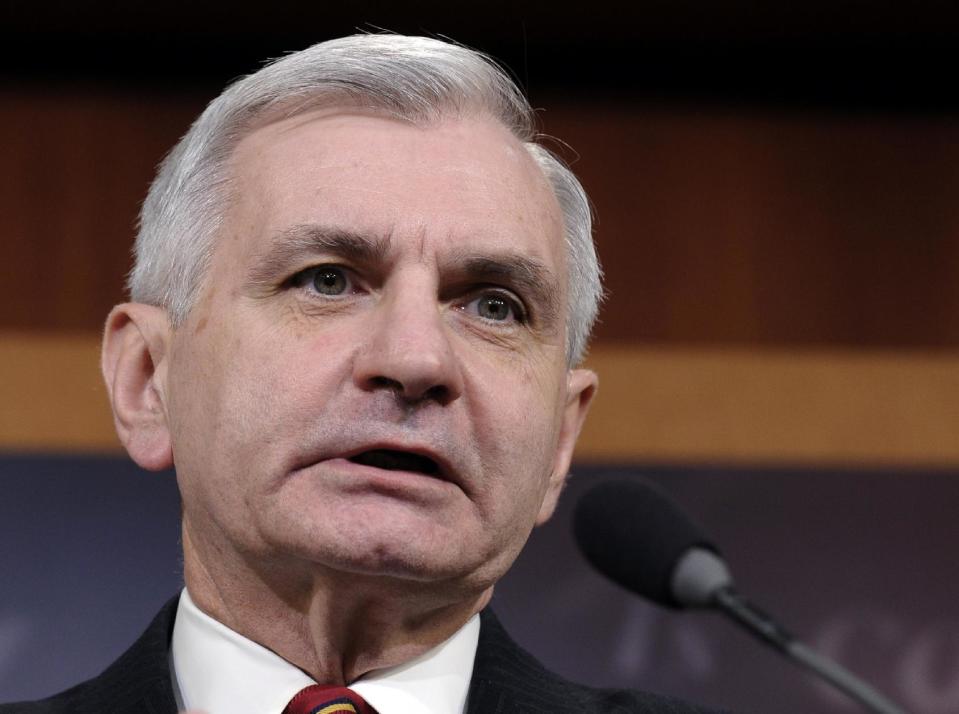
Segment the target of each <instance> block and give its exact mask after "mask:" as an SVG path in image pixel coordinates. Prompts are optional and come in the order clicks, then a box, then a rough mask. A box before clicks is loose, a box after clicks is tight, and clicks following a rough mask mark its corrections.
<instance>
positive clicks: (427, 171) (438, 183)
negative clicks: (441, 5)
mask: <svg viewBox="0 0 959 714" xmlns="http://www.w3.org/2000/svg"><path fill="white" fill-rule="evenodd" d="M232 166H233V174H234V177H235V179H236V185H235V191H236V196H237V198H236V200H235V201H234V203H233V204H232V206H231V208H230V210H229V212H228V215H227V218H226V221H225V224H224V226H223V228H222V231H221V233H220V235H219V237H218V243H217V246H216V250H215V252H214V256H213V261H212V265H211V269H210V272H209V275H208V279H207V282H206V284H205V290H204V293H203V295H202V297H201V299H200V301H199V302H198V303H197V305H196V306H195V307H194V309H193V310H192V311H191V313H190V316H189V318H188V319H187V321H186V322H185V323H184V324H183V325H182V326H181V327H179V328H178V329H177V330H176V331H175V333H174V335H173V338H172V345H171V348H170V352H169V358H168V362H167V365H166V373H165V390H166V394H165V401H166V410H167V418H168V422H169V428H170V433H171V437H172V442H173V454H174V462H175V464H176V468H177V473H178V478H179V480H180V487H181V490H182V493H183V499H184V523H185V527H186V528H187V530H188V532H189V536H190V539H191V541H192V542H194V544H195V545H196V547H197V549H198V550H199V551H201V552H205V554H206V555H207V556H209V557H213V555H212V554H213V553H218V554H220V555H223V554H226V555H227V556H228V557H229V556H230V555H232V554H235V555H238V556H240V557H242V558H244V559H249V558H252V559H253V562H257V563H260V564H267V565H269V566H272V565H275V566H277V567H282V566H283V565H284V564H286V565H291V564H298V565H299V566H304V565H306V566H313V567H315V566H324V567H328V568H332V569H334V570H338V571H348V572H353V573H366V574H379V575H387V576H394V577H398V578H402V579H408V580H409V579H411V580H417V581H430V582H436V581H448V582H452V583H456V584H457V585H460V586H462V585H465V586H467V587H470V588H475V587H487V586H488V585H489V584H491V583H492V582H494V581H495V580H496V579H497V578H498V577H499V576H500V575H501V574H502V573H503V572H504V571H505V569H506V568H507V567H508V566H509V564H510V563H511V562H512V560H513V558H514V557H515V556H516V554H517V553H518V551H519V549H520V548H521V547H522V545H523V543H524V542H525V540H526V537H527V536H528V534H529V531H530V529H531V528H532V527H533V525H534V524H535V523H536V522H537V521H542V520H545V519H546V518H548V517H549V515H550V513H551V512H552V509H553V506H554V504H555V499H556V497H557V496H558V493H559V490H560V487H561V483H562V479H563V477H564V475H565V471H566V468H567V465H568V459H569V452H570V450H571V449H572V443H573V441H574V440H575V435H576V431H577V430H578V427H579V424H580V421H581V418H582V414H583V413H584V412H585V408H586V405H587V403H588V401H589V395H590V394H591V393H592V388H593V384H594V381H593V380H594V378H593V376H592V375H591V374H590V373H586V372H582V371H578V370H577V371H572V372H568V371H567V368H566V365H565V337H566V330H565V325H564V321H565V317H566V310H567V308H566V292H567V284H566V283H567V278H566V276H567V269H566V262H565V260H566V259H565V250H564V243H563V235H562V217H561V213H560V210H559V207H558V205H557V203H556V200H555V197H554V196H553V194H552V193H551V191H550V189H549V186H548V184H547V182H546V180H545V178H544V177H543V176H542V174H541V172H540V171H539V169H538V168H537V167H536V165H535V164H534V163H533V161H532V160H531V158H530V157H529V155H528V154H527V152H526V151H525V150H524V149H523V147H522V146H521V145H520V144H519V143H518V142H517V141H516V140H515V139H514V138H513V137H512V136H511V135H510V134H509V133H508V132H507V130H506V129H504V128H503V127H501V126H499V125H498V124H497V123H495V122H493V121H490V120H487V119H463V120H445V121H443V122H441V123H438V124H436V125H432V126H428V127H416V126H413V125H410V124H406V123H401V122H399V121H394V120H390V119H386V118H382V117H376V116H370V115H363V114H360V113H350V112H346V111H343V112H331V111H323V112H314V113H310V114H305V115H301V116H297V117H294V118H292V119H287V120H283V121H280V122H277V123H273V124H270V125H268V126H266V127H263V128H261V129H259V130H257V131H255V132H254V133H252V134H250V135H249V136H247V137H246V138H245V139H244V140H243V141H242V142H241V143H240V144H239V146H238V147H237V149H236V152H235V154H234V157H233V161H232ZM188 557H189V556H188Z"/></svg>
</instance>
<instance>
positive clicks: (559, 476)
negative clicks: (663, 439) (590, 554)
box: [536, 369, 599, 526]
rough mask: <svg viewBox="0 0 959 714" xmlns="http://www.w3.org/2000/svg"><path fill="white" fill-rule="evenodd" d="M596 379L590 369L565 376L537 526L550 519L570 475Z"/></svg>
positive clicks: (572, 370) (572, 371)
mask: <svg viewBox="0 0 959 714" xmlns="http://www.w3.org/2000/svg"><path fill="white" fill-rule="evenodd" d="M598 386H599V378H598V377H597V376H596V373H595V372H593V371H592V370H589V369H571V370H569V372H568V373H567V376H566V405H565V407H564V409H563V416H562V424H561V425H560V433H559V443H558V444H557V447H556V459H555V460H554V462H553V471H552V473H551V474H550V479H549V487H548V489H547V491H546V497H545V498H544V499H543V504H542V506H541V507H540V511H539V515H538V516H537V518H536V525H538V526H539V525H542V524H543V523H545V522H546V521H548V520H549V519H550V516H552V515H553V511H555V510H556V503H557V502H558V501H559V496H560V494H561V493H562V492H563V487H564V486H565V485H566V476H567V475H568V474H569V465H570V462H571V461H572V460H573V450H574V449H575V448H576V440H577V439H578V438H579V432H580V430H581V429H582V428H583V422H584V421H585V420H586V414H587V413H588V412H589V405H590V404H591V403H592V401H593V397H594V396H595V394H596V389H597V388H598Z"/></svg>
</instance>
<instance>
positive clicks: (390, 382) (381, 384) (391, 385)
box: [370, 376, 403, 392]
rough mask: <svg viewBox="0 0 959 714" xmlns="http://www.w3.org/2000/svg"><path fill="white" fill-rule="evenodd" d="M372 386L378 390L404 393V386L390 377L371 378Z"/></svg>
mask: <svg viewBox="0 0 959 714" xmlns="http://www.w3.org/2000/svg"><path fill="white" fill-rule="evenodd" d="M370 386H371V387H373V388H377V389H392V390H394V391H397V392H402V391H403V385H402V384H400V382H398V381H397V380H395V379H390V378H389V377H380V376H377V377H371V378H370Z"/></svg>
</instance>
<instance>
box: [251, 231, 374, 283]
mask: <svg viewBox="0 0 959 714" xmlns="http://www.w3.org/2000/svg"><path fill="white" fill-rule="evenodd" d="M389 242H390V239H389V236H382V237H375V236H371V235H368V234H364V233H358V232H355V231H351V230H348V229H343V228H333V227H328V226H322V225H318V224H312V223H310V224H302V225H295V226H291V227H289V228H285V229H283V230H282V231H280V232H279V233H277V234H276V235H275V236H274V237H273V239H272V240H271V241H270V247H269V249H268V250H267V251H266V252H264V253H263V254H261V255H258V256H257V257H256V259H254V261H253V264H252V266H251V268H250V271H249V274H248V276H247V280H248V282H249V283H250V284H251V285H270V284H271V283H273V282H274V281H275V280H276V277H277V276H278V275H283V274H284V273H286V272H287V271H288V270H290V268H291V266H292V265H295V264H296V263H298V262H299V261H301V260H303V259H304V258H306V257H309V256H313V255H317V254H319V253H329V254H332V255H336V256H338V257H340V258H343V259H345V260H348V261H350V262H353V263H357V264H361V265H365V264H370V263H375V262H377V261H380V260H382V259H383V258H384V257H385V256H386V253H387V251H388V250H389Z"/></svg>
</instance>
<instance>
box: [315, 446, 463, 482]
mask: <svg viewBox="0 0 959 714" xmlns="http://www.w3.org/2000/svg"><path fill="white" fill-rule="evenodd" d="M376 450H384V451H400V452H404V453H407V454H414V455H416V456H421V457H424V458H427V459H430V460H431V461H433V463H435V464H436V467H437V471H436V473H432V474H427V473H423V472H422V471H403V470H390V469H378V468H377V467H375V466H362V468H368V469H376V470H377V471H382V472H383V473H394V474H406V475H409V476H418V477H420V478H428V479H436V480H438V481H447V482H449V483H451V484H453V485H455V486H458V487H459V488H460V489H463V490H465V488H464V483H463V479H462V478H461V476H460V474H459V472H458V471H457V469H456V467H455V466H454V465H453V464H452V463H451V462H450V460H449V459H448V458H446V457H445V456H444V455H443V454H441V453H439V452H438V451H437V450H435V449H433V448H431V447H429V446H424V445H422V444H409V443H403V442H397V441H371V442H369V443H365V444H361V445H358V446H356V447H351V448H349V449H346V450H343V451H338V452H336V453H331V454H325V455H323V456H319V458H311V459H309V460H307V461H305V462H303V463H301V464H299V466H298V467H297V470H300V469H304V468H309V467H310V466H313V465H314V464H317V463H320V462H323V461H335V460H340V459H342V460H343V461H348V462H349V463H351V464H354V465H355V466H358V467H359V466H361V465H360V464H355V462H353V461H350V459H352V458H354V457H356V456H358V455H359V454H362V453H364V452H366V451H376Z"/></svg>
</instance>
